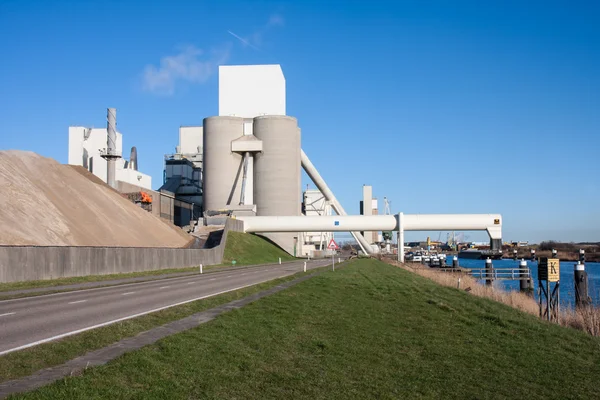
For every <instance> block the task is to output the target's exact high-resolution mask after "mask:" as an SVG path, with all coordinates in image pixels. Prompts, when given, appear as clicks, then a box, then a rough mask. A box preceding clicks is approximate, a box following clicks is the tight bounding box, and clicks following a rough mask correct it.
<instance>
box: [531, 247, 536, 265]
mask: <svg viewBox="0 0 600 400" xmlns="http://www.w3.org/2000/svg"><path fill="white" fill-rule="evenodd" d="M531 262H535V250H534V249H531Z"/></svg>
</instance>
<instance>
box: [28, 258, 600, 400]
mask: <svg viewBox="0 0 600 400" xmlns="http://www.w3.org/2000/svg"><path fill="white" fill-rule="evenodd" d="M598 376H600V341H599V340H598V339H597V338H594V337H591V336H588V335H586V334H584V333H582V332H579V331H575V330H570V329H568V328H563V327H560V326H557V325H552V324H548V323H545V322H542V321H539V320H538V319H536V318H535V317H533V316H530V315H526V314H524V313H521V312H519V311H515V310H513V309H511V308H509V307H507V306H504V305H502V304H499V303H495V302H493V301H491V300H488V299H484V298H477V297H474V296H471V295H469V294H467V293H465V292H462V291H459V290H456V289H452V288H446V287H441V286H439V285H437V284H435V283H434V282H432V281H430V280H427V279H425V278H422V277H419V276H417V275H414V274H411V273H410V272H407V271H404V270H401V269H398V268H394V267H392V266H389V265H387V264H384V263H382V262H378V261H376V260H355V261H352V262H351V263H349V265H348V266H347V267H345V268H341V269H339V270H336V271H335V272H331V271H330V272H325V273H324V274H322V275H320V276H318V277H316V278H313V279H310V280H308V281H306V282H303V283H301V284H299V285H297V286H294V287H292V288H290V289H287V290H285V291H283V292H280V293H278V294H276V295H273V296H270V297H267V298H265V299H262V300H260V301H257V302H255V303H253V304H251V305H248V306H246V307H244V308H242V309H240V310H234V311H232V312H229V313H227V314H224V315H222V316H220V317H219V318H217V319H216V320H214V321H212V322H210V323H208V324H205V325H202V326H200V327H198V328H194V329H191V330H189V331H186V332H183V333H180V334H177V335H174V336H171V337H169V338H165V339H163V340H161V341H159V342H157V343H156V344H155V345H151V346H147V347H145V348H143V349H141V350H139V351H136V352H132V353H129V354H126V355H124V356H123V357H120V358H119V359H117V360H115V361H113V362H111V363H109V364H107V365H105V366H102V367H99V368H92V369H89V370H87V371H86V372H85V373H84V374H83V376H80V377H73V378H67V379H64V380H62V381H59V382H56V383H54V384H52V385H50V386H48V387H45V388H42V389H40V390H37V391H35V392H32V393H29V394H27V395H25V396H24V397H25V398H30V399H48V398H69V399H74V398H80V399H95V398H97V399H103V398H123V399H126V398H127V399H128V398H144V399H147V398H149V399H166V398H176V399H179V398H182V399H186V398H240V399H241V398H249V399H264V398H278V399H279V398H294V399H311V400H312V399H333V398H343V399H355V398H365V399H371V398H393V399H402V398H430V399H439V398H455V399H483V398H485V399H503V398H523V399H537V398H540V399H541V398H544V399H545V398H556V399H566V398H598V397H599V396H600V395H599V394H598V388H597V377H598Z"/></svg>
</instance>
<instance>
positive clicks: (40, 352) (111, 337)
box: [0, 270, 315, 382]
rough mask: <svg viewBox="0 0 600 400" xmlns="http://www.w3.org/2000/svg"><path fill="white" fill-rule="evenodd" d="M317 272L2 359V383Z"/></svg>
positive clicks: (99, 330) (102, 329)
mask: <svg viewBox="0 0 600 400" xmlns="http://www.w3.org/2000/svg"><path fill="white" fill-rule="evenodd" d="M314 271H315V270H311V271H309V272H306V273H303V272H301V273H299V274H295V275H292V276H289V277H285V278H281V279H276V280H273V281H270V282H265V283H261V284H258V285H255V286H252V287H249V288H245V289H240V290H237V291H234V292H230V293H226V294H222V295H219V296H215V297H211V298H207V299H204V300H199V301H195V302H192V303H188V304H184V305H181V306H177V307H173V308H168V309H166V310H162V311H158V312H155V313H152V314H148V315H145V316H142V317H138V318H134V319H131V320H127V321H123V322H119V323H116V324H113V325H109V326H106V327H103V328H98V329H94V330H92V331H88V332H84V333H81V334H78V335H75V336H70V337H67V338H65V339H62V340H59V341H56V342H51V343H45V344H41V345H39V346H35V347H32V348H29V349H25V350H21V351H18V352H14V353H9V354H7V355H4V356H0V382H4V381H7V380H11V379H15V378H18V377H22V376H27V375H30V374H32V373H34V372H35V371H38V370H40V369H42V368H47V367H51V366H55V365H60V364H62V363H64V362H66V361H68V360H71V359H73V358H75V357H77V356H80V355H83V354H85V353H87V352H89V351H92V350H96V349H99V348H102V347H105V346H108V345H110V344H112V343H115V342H118V341H119V340H121V339H124V338H127V337H132V336H135V335H137V334H138V333H140V332H144V331H147V330H149V329H152V328H154V327H157V326H160V325H164V324H166V323H168V322H171V321H176V320H178V319H182V318H185V317H187V316H190V315H192V314H195V313H197V312H200V311H203V310H207V309H209V308H212V307H216V306H218V305H221V304H224V303H227V302H230V301H233V300H236V299H240V298H243V297H246V296H248V295H250V294H253V293H256V292H259V291H261V290H265V289H268V288H270V287H273V286H276V285H278V284H280V283H282V282H287V281H289V280H292V279H294V278H297V277H298V276H300V275H305V274H310V273H313V272H314Z"/></svg>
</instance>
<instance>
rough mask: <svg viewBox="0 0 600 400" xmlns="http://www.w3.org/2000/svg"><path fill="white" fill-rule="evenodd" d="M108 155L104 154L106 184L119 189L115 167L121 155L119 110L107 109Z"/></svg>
mask: <svg viewBox="0 0 600 400" xmlns="http://www.w3.org/2000/svg"><path fill="white" fill-rule="evenodd" d="M106 132H107V140H106V153H105V154H102V158H104V159H105V160H106V183H108V185H109V186H110V187H112V188H113V189H116V188H117V182H116V180H115V167H116V161H117V158H121V155H120V154H118V151H117V109H116V108H109V109H107V116H106Z"/></svg>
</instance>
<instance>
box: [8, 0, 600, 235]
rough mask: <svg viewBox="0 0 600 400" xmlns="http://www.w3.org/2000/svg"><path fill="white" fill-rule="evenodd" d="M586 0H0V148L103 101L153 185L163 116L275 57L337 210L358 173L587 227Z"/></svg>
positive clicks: (536, 225)
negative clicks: (221, 74)
mask: <svg viewBox="0 0 600 400" xmlns="http://www.w3.org/2000/svg"><path fill="white" fill-rule="evenodd" d="M598 4H599V3H598V2H594V1H510V0H506V1H495V2H494V1H483V2H482V1H458V0H457V1H379V2H378V1H363V2H360V1H287V2H286V1H262V2H255V1H248V2H239V1H218V2H217V1H179V2H173V1H172V2H160V1H149V2H141V1H140V2H137V1H101V2H100V1H96V2H88V1H61V2H58V1H27V0H19V1H6V0H0V37H1V38H2V40H1V41H0V54H2V60H1V61H0V117H1V118H2V128H1V130H0V149H22V150H31V151H35V152H37V153H40V154H42V155H44V156H48V157H52V158H55V159H57V160H58V161H60V162H63V163H64V162H66V161H67V141H68V137H67V136H68V135H67V131H68V126H69V125H85V126H96V127H102V126H105V112H106V111H105V109H106V107H116V108H117V109H118V125H119V130H120V131H122V132H123V133H124V135H125V139H124V141H125V146H124V147H125V148H129V147H130V146H132V145H136V146H137V148H138V154H139V164H140V169H141V170H143V171H144V172H146V173H149V174H151V175H152V177H153V180H154V186H160V183H161V180H162V159H163V155H164V154H166V153H171V152H173V150H174V147H175V145H176V144H177V141H178V128H179V126H180V125H194V124H198V125H199V124H201V122H202V119H203V118H204V117H206V116H211V115H216V114H217V113H218V92H217V74H216V72H217V64H219V63H224V64H268V63H278V64H281V65H282V68H283V71H284V74H285V76H286V81H287V106H288V114H289V115H293V116H295V117H297V118H298V120H299V123H300V125H301V127H302V135H303V136H302V143H303V148H304V150H305V151H306V153H307V154H308V155H309V157H311V159H312V161H313V163H314V164H315V165H316V166H317V168H319V169H320V171H321V173H322V175H323V176H324V177H325V179H326V180H327V181H328V183H329V185H330V186H331V187H332V189H333V190H334V192H335V193H336V195H337V196H338V198H339V199H340V201H341V202H342V203H343V204H344V205H345V207H346V209H347V211H348V212H350V213H358V201H359V200H360V196H361V187H362V185H363V184H371V185H373V187H374V189H373V190H374V195H375V196H377V197H379V198H380V199H382V198H383V197H384V196H387V197H388V198H389V199H391V200H392V211H393V212H398V211H403V212H405V213H487V212H494V213H501V214H503V217H504V238H505V239H506V240H529V241H541V240H545V239H555V240H563V241H581V240H594V241H600V208H599V204H600V159H599V155H600V136H599V135H600V24H598V22H597V21H598V20H599V19H600V6H599V5H598ZM228 31H231V32H233V33H234V34H235V35H237V36H238V37H239V38H241V39H243V40H240V39H238V38H236V37H234V36H233V35H231V34H230V33H229V32H228ZM161 62H162V64H161ZM168 62H170V64H169V65H170V66H171V67H170V68H166V69H165V68H164V65H165V63H168ZM181 65H183V66H186V68H184V69H181V68H180V67H181ZM161 68H162V69H161ZM431 235H432V236H434V237H435V238H437V234H436V233H432V234H431ZM424 236H426V234H416V233H414V234H411V235H410V236H409V239H411V238H417V237H424ZM470 237H471V239H472V240H482V239H484V238H485V236H484V235H481V234H478V233H474V234H470Z"/></svg>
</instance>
